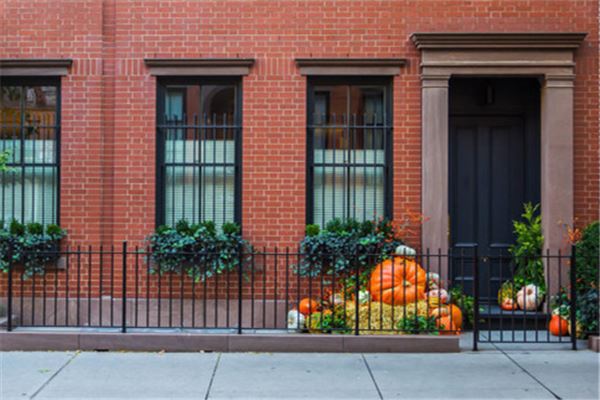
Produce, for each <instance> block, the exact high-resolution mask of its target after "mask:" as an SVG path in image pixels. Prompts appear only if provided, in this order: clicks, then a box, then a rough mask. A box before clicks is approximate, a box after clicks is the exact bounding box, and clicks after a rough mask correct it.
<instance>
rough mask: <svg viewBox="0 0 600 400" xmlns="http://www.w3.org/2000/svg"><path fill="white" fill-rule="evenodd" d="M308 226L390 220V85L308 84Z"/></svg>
mask: <svg viewBox="0 0 600 400" xmlns="http://www.w3.org/2000/svg"><path fill="white" fill-rule="evenodd" d="M308 110H309V112H308V191H307V200H308V205H307V222H308V223H316V224H319V225H321V226H323V225H324V224H326V223H327V222H328V221H330V220H331V219H333V218H341V219H348V218H354V219H357V220H361V221H362V220H372V219H376V218H379V217H390V216H391V133H392V125H391V101H390V84H389V80H381V79H379V80H369V79H361V80H353V81H349V80H348V79H346V80H331V79H329V80H323V79H316V78H314V79H313V80H311V81H310V84H309V93H308Z"/></svg>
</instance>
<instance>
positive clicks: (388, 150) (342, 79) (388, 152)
mask: <svg viewBox="0 0 600 400" xmlns="http://www.w3.org/2000/svg"><path fill="white" fill-rule="evenodd" d="M328 85H331V86H334V85H348V86H381V87H383V89H384V90H383V93H384V100H383V109H384V110H385V116H384V120H383V126H382V127H378V129H384V130H385V135H384V157H385V167H384V218H386V219H392V217H393V170H394V168H393V139H394V131H393V78H392V77H387V76H386V77H383V76H308V77H307V85H306V88H307V92H306V200H305V201H306V215H305V222H306V224H315V223H317V222H315V221H314V198H313V195H314V167H315V163H314V150H315V149H314V141H313V139H314V138H313V134H311V130H312V129H314V127H315V123H314V120H313V115H312V114H313V113H312V110H313V108H314V97H315V96H314V95H315V93H316V92H318V89H317V90H315V89H316V88H317V87H322V86H328ZM329 111H330V106H329V103H328V105H327V113H328V114H329ZM348 125H349V126H350V124H348ZM348 179H349V177H348ZM348 187H350V185H348ZM346 218H349V217H346ZM325 223H327V221H325Z"/></svg>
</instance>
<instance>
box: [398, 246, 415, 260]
mask: <svg viewBox="0 0 600 400" xmlns="http://www.w3.org/2000/svg"><path fill="white" fill-rule="evenodd" d="M396 254H397V255H399V256H404V257H414V256H416V255H417V251H416V250H415V249H413V248H412V247H408V246H406V245H404V244H401V245H400V246H398V247H396Z"/></svg>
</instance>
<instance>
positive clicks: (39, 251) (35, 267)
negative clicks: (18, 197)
mask: <svg viewBox="0 0 600 400" xmlns="http://www.w3.org/2000/svg"><path fill="white" fill-rule="evenodd" d="M65 236H66V232H65V231H64V230H63V229H61V228H60V227H59V226H58V225H54V224H51V225H48V226H46V227H44V226H43V225H42V224H39V223H29V224H27V225H24V224H22V223H20V222H18V221H16V220H13V221H11V222H10V224H9V226H8V229H7V228H6V227H5V224H4V223H0V269H1V270H2V271H4V272H7V271H8V267H9V265H10V261H11V260H9V259H8V254H9V253H10V252H12V263H13V265H22V266H23V267H24V268H25V270H24V277H25V278H28V277H31V276H33V275H34V274H43V273H44V267H45V266H46V265H47V264H49V263H51V262H54V261H56V260H57V259H58V257H59V255H60V254H59V252H58V244H59V241H60V240H61V239H62V238H64V237H65Z"/></svg>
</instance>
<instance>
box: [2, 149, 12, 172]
mask: <svg viewBox="0 0 600 400" xmlns="http://www.w3.org/2000/svg"><path fill="white" fill-rule="evenodd" d="M10 154H11V153H10V150H4V151H0V172H6V171H10V168H9V167H8V166H7V164H8V160H9V158H10Z"/></svg>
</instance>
